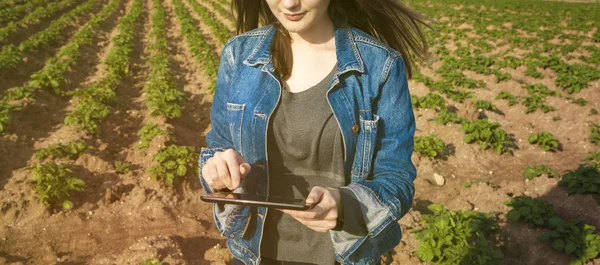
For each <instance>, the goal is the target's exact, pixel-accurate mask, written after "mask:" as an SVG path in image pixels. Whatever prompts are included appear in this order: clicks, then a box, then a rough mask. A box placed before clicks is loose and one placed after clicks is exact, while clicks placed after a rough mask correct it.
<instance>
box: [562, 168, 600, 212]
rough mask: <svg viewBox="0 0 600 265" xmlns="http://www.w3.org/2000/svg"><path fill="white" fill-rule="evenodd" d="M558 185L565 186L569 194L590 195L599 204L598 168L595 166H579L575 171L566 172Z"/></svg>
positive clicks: (599, 171) (599, 183)
mask: <svg viewBox="0 0 600 265" xmlns="http://www.w3.org/2000/svg"><path fill="white" fill-rule="evenodd" d="M558 185H560V186H566V187H567V192H568V193H569V194H574V193H575V194H592V195H593V196H594V198H595V199H596V201H597V202H598V204H600V168H598V167H597V166H596V165H593V164H592V165H586V164H580V165H579V167H578V168H577V169H576V170H567V172H566V173H565V174H564V175H563V178H562V179H561V180H560V181H559V182H558Z"/></svg>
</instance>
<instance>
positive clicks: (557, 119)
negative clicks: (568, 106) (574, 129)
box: [552, 116, 562, 121]
mask: <svg viewBox="0 0 600 265" xmlns="http://www.w3.org/2000/svg"><path fill="white" fill-rule="evenodd" d="M552 120H553V121H560V120H562V118H561V117H560V116H554V117H552Z"/></svg>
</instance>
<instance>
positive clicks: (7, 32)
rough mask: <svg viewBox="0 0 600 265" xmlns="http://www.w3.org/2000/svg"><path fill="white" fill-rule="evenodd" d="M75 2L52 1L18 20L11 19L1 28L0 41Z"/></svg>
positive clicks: (71, 0)
mask: <svg viewBox="0 0 600 265" xmlns="http://www.w3.org/2000/svg"><path fill="white" fill-rule="evenodd" d="M74 3H75V0H63V1H60V2H54V3H50V4H49V5H47V6H41V7H38V8H36V9H35V10H34V11H33V12H31V13H29V14H28V15H27V16H25V17H24V18H23V19H21V20H19V21H17V22H14V21H11V22H10V23H8V25H6V26H5V27H3V28H0V42H4V41H6V40H7V39H8V38H9V37H10V36H12V35H13V34H15V33H17V32H18V31H19V30H20V29H25V28H27V27H28V26H30V25H33V24H35V23H38V22H40V20H41V19H43V18H48V17H51V16H52V15H53V14H54V13H56V12H58V11H59V10H61V9H63V8H65V7H67V6H69V5H72V4H74Z"/></svg>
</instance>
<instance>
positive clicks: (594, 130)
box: [589, 122, 600, 145]
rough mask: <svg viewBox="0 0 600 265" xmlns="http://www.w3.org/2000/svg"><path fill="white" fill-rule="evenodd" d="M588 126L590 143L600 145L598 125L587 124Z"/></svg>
mask: <svg viewBox="0 0 600 265" xmlns="http://www.w3.org/2000/svg"><path fill="white" fill-rule="evenodd" d="M589 125H590V138H589V139H590V142H591V143H593V144H595V145H600V124H597V123H593V122H589Z"/></svg>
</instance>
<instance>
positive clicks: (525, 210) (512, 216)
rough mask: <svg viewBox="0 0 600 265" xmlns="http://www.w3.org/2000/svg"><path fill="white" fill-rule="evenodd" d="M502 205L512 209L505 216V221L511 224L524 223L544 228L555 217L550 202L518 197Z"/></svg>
mask: <svg viewBox="0 0 600 265" xmlns="http://www.w3.org/2000/svg"><path fill="white" fill-rule="evenodd" d="M504 204H505V205H507V206H510V207H512V209H511V210H510V211H509V212H508V213H507V214H506V219H508V220H509V221H511V222H518V221H524V222H527V223H529V224H530V225H531V226H546V225H548V224H549V222H550V218H552V217H554V216H556V210H555V209H554V205H553V204H552V203H551V202H548V201H544V200H541V199H534V198H531V197H529V196H518V197H515V198H513V199H511V200H508V201H506V202H504Z"/></svg>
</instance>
